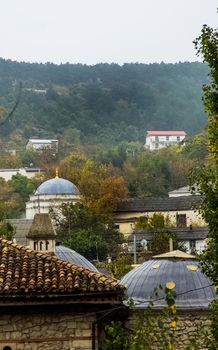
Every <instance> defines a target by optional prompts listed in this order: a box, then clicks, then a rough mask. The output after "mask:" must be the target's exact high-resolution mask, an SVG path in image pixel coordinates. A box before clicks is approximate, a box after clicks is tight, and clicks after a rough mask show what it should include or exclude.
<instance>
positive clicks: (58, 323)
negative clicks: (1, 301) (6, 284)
mask: <svg viewBox="0 0 218 350" xmlns="http://www.w3.org/2000/svg"><path fill="white" fill-rule="evenodd" d="M21 308H22V306H21ZM54 308H55V306H54ZM93 321H95V313H87V314H85V313H75V312H74V313H73V312H64V313H60V312H57V313H56V312H53V313H45V312H44V313H43V312H40V313H32V314H24V313H23V312H22V313H13V314H12V313H11V314H10V313H8V314H6V313H3V314H2V313H0V350H3V349H4V347H6V346H9V347H10V348H11V349H12V350H90V349H91V348H92V338H91V332H92V322H93ZM7 350H9V349H7Z"/></svg>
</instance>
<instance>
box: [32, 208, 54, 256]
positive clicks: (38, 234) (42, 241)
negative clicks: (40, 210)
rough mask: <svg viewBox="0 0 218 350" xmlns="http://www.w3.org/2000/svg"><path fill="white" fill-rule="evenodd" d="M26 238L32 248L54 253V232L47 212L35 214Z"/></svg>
mask: <svg viewBox="0 0 218 350" xmlns="http://www.w3.org/2000/svg"><path fill="white" fill-rule="evenodd" d="M27 238H28V239H29V243H30V248H32V249H33V250H37V251H39V252H44V253H50V254H55V239H56V234H55V231H54V228H53V226H52V222H51V218H50V216H49V214H35V216H34V219H33V223H32V225H31V227H30V230H29V233H28V235H27Z"/></svg>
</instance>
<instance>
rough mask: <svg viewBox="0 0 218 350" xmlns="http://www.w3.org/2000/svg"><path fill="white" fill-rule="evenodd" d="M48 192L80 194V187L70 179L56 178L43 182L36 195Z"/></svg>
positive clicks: (48, 193)
mask: <svg viewBox="0 0 218 350" xmlns="http://www.w3.org/2000/svg"><path fill="white" fill-rule="evenodd" d="M40 194H45V195H46V194H47V195H56V194H73V195H79V191H78V188H77V187H76V186H75V185H74V184H73V183H72V182H70V181H68V180H65V179H61V178H55V179H51V180H47V181H45V182H43V183H42V184H41V185H40V186H39V187H38V188H37V190H36V192H35V195H40Z"/></svg>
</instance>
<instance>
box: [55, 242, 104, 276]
mask: <svg viewBox="0 0 218 350" xmlns="http://www.w3.org/2000/svg"><path fill="white" fill-rule="evenodd" d="M55 254H56V256H57V258H58V259H61V260H66V261H69V262H71V263H73V264H76V265H81V266H83V267H85V268H87V269H89V270H92V271H96V272H98V270H97V269H96V267H95V266H94V265H93V264H92V263H91V262H90V261H89V260H87V259H86V258H85V257H84V256H82V255H81V254H79V253H77V252H75V250H72V249H70V248H68V247H64V246H62V245H58V246H56V252H55Z"/></svg>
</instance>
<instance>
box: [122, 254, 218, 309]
mask: <svg viewBox="0 0 218 350" xmlns="http://www.w3.org/2000/svg"><path fill="white" fill-rule="evenodd" d="M121 284H123V285H125V286H126V287H127V295H128V297H129V298H132V299H133V300H134V302H135V305H136V307H138V308H140V307H145V306H148V304H149V302H150V301H151V300H152V302H153V304H154V306H155V307H164V306H165V305H166V304H165V299H164V297H165V293H164V289H165V287H166V286H167V287H168V288H170V289H171V288H172V290H174V291H175V292H176V295H177V296H176V305H177V307H178V308H183V309H194V308H207V307H208V305H209V303H210V302H211V301H212V300H214V299H215V298H216V293H215V289H214V288H213V286H212V283H211V281H210V280H209V279H208V278H207V277H206V276H205V275H204V274H203V273H202V271H201V269H200V266H199V263H198V262H197V261H196V260H192V259H184V260H181V259H175V258H173V259H167V258H165V259H164V258H161V257H160V258H156V259H154V260H149V261H146V262H144V263H143V264H141V265H140V266H139V267H137V268H135V269H134V270H131V271H130V272H128V273H127V274H126V275H125V276H124V277H123V278H122V279H121ZM159 285H161V286H162V287H163V289H162V290H158V296H155V294H154V290H155V288H158V286H159Z"/></svg>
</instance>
